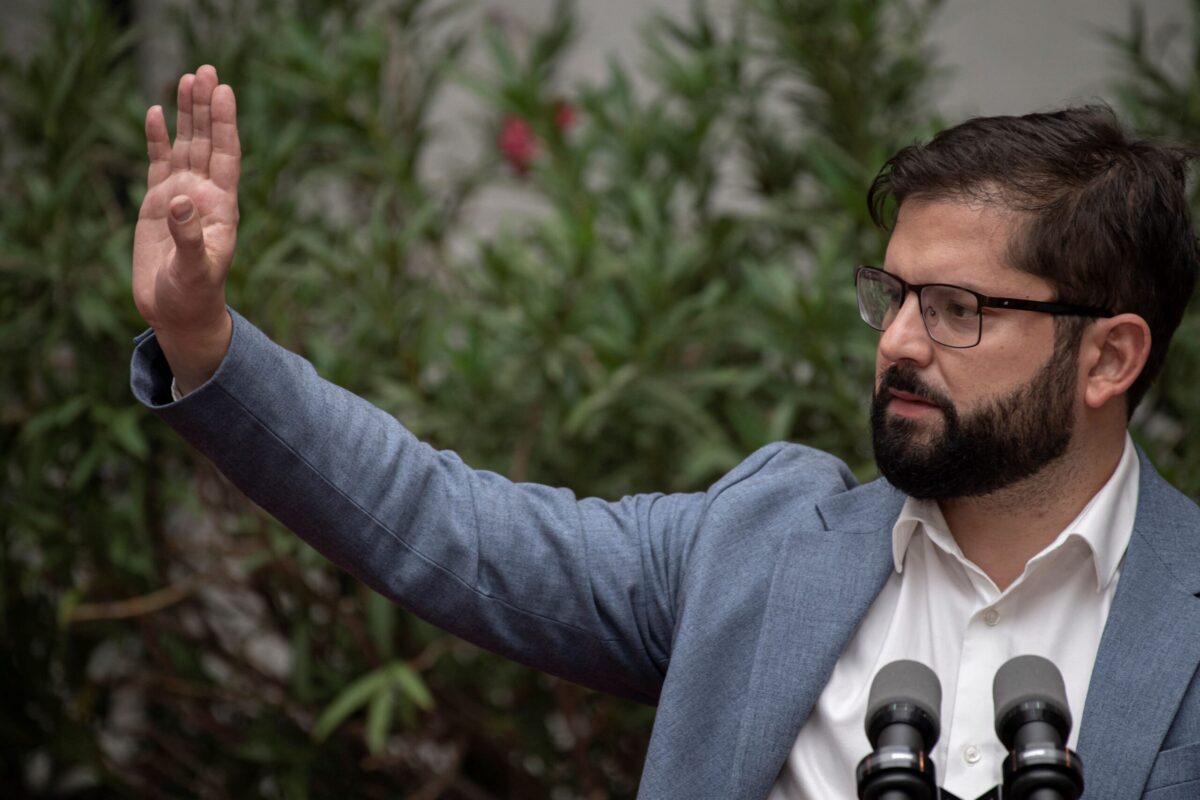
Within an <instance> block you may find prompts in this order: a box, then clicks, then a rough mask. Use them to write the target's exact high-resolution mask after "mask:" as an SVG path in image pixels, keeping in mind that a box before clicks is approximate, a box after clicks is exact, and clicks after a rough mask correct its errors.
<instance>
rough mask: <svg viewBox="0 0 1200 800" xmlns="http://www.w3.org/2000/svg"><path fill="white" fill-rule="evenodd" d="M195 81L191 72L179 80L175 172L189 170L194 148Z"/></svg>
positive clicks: (172, 151) (173, 152) (173, 168)
mask: <svg viewBox="0 0 1200 800" xmlns="http://www.w3.org/2000/svg"><path fill="white" fill-rule="evenodd" d="M195 81H196V76H195V75H193V74H191V73H190V72H189V73H188V74H187V75H184V76H183V77H182V78H180V79H179V90H178V92H176V95H175V97H176V99H175V103H176V105H175V107H176V109H177V111H176V112H175V146H174V147H172V148H171V169H172V170H173V171H178V170H184V169H187V168H188V162H189V159H190V156H189V155H188V151H189V150H190V149H191V146H192V84H193V83H195Z"/></svg>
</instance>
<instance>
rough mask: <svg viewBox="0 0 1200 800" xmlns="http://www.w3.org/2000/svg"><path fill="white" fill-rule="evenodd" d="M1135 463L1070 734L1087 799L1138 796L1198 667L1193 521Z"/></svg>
mask: <svg viewBox="0 0 1200 800" xmlns="http://www.w3.org/2000/svg"><path fill="white" fill-rule="evenodd" d="M1141 458H1142V463H1141V479H1140V486H1139V499H1138V513H1137V518H1136V521H1135V523H1134V532H1133V537H1132V538H1131V540H1130V543H1129V549H1128V550H1127V551H1126V554H1125V561H1124V563H1123V565H1122V568H1121V577H1120V582H1119V583H1118V584H1117V593H1116V596H1115V597H1114V599H1113V606H1112V609H1111V611H1110V612H1109V616H1108V623H1107V624H1106V626H1105V629H1104V635H1103V637H1102V639H1101V641H1100V650H1099V652H1098V653H1097V656H1096V664H1095V667H1094V668H1093V671H1092V681H1091V684H1090V686H1089V687H1088V695H1087V701H1086V705H1085V708H1084V715H1083V721H1082V725H1081V727H1080V729H1079V755H1080V757H1081V759H1082V760H1083V764H1084V769H1085V774H1086V776H1087V796H1088V797H1091V798H1133V797H1141V795H1142V789H1143V787H1144V786H1145V783H1146V779H1147V777H1148V776H1149V774H1150V769H1151V767H1152V766H1153V764H1154V759H1155V757H1156V755H1157V753H1158V751H1159V749H1160V747H1161V745H1162V741H1163V739H1164V737H1165V736H1166V733H1167V730H1168V729H1169V727H1170V725H1171V721H1172V720H1173V719H1174V717H1175V713H1176V711H1177V709H1178V707H1179V702H1180V699H1181V698H1182V697H1183V694H1184V692H1185V691H1186V690H1187V687H1188V685H1189V684H1190V683H1191V680H1192V678H1193V676H1194V675H1195V673H1196V666H1197V664H1198V663H1200V600H1198V599H1197V598H1196V596H1195V592H1196V591H1198V590H1200V512H1198V511H1197V509H1196V506H1195V504H1193V503H1192V502H1191V501H1190V500H1188V499H1186V498H1185V497H1183V496H1182V495H1181V494H1179V493H1178V492H1177V491H1176V490H1175V489H1173V488H1172V487H1170V486H1169V485H1168V484H1167V483H1166V482H1165V481H1164V480H1163V479H1162V478H1161V477H1159V475H1158V473H1157V472H1155V470H1154V467H1153V466H1151V464H1150V463H1149V462H1148V461H1147V460H1146V458H1145V456H1144V454H1142V455H1141Z"/></svg>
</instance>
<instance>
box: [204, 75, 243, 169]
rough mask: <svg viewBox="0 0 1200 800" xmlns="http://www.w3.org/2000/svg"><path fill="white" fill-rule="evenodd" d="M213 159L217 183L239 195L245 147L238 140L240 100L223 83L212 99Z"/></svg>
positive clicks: (210, 163)
mask: <svg viewBox="0 0 1200 800" xmlns="http://www.w3.org/2000/svg"><path fill="white" fill-rule="evenodd" d="M212 147H213V149H212V159H211V160H210V161H209V173H210V175H211V177H212V180H213V183H215V184H216V185H217V186H219V187H220V188H222V189H224V190H225V191H227V192H236V191H237V185H238V178H239V176H240V175H241V174H242V145H241V141H240V140H239V139H238V129H237V100H236V99H235V98H234V96H233V89H231V88H230V87H229V86H226V85H224V84H222V85H221V86H218V87H217V88H216V89H215V90H214V91H213V97H212Z"/></svg>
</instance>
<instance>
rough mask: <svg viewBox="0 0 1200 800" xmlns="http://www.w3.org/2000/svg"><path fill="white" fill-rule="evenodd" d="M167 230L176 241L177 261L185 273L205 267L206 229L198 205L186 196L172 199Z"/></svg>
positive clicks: (177, 196)
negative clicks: (197, 211) (197, 208)
mask: <svg viewBox="0 0 1200 800" xmlns="http://www.w3.org/2000/svg"><path fill="white" fill-rule="evenodd" d="M168 211H169V212H170V213H168V214H167V229H168V230H170V231H171V238H172V239H174V240H175V260H176V262H177V263H178V264H179V266H180V267H182V268H183V269H184V271H185V272H188V273H190V272H192V270H197V269H200V268H201V267H202V266H203V265H204V229H203V228H202V227H201V225H200V215H199V214H197V213H196V204H195V203H193V202H192V198H190V197H188V196H187V195H186V194H181V195H176V196H175V197H173V198H171V203H170V205H169V206H168Z"/></svg>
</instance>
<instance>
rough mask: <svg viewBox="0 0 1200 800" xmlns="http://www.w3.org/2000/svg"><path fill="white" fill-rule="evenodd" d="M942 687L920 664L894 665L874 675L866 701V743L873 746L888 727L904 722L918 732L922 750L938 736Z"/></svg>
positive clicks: (931, 744)
mask: <svg viewBox="0 0 1200 800" xmlns="http://www.w3.org/2000/svg"><path fill="white" fill-rule="evenodd" d="M941 710H942V684H941V682H940V681H938V677H937V675H935V674H934V672H933V670H931V669H930V668H929V667H927V666H925V665H924V664H922V663H920V662H919V661H907V660H903V661H893V662H891V663H890V664H885V665H884V666H883V667H882V668H881V669H880V670H879V672H877V673H876V674H875V680H874V681H873V682H872V683H871V694H870V695H869V697H868V700H867V718H866V728H867V739H868V740H869V741H870V742H871V745H872V746H874V745H875V742H876V739H877V738H878V736H879V732H880V731H881V730H882V729H883V728H884V727H886V726H887V725H890V724H893V723H896V722H904V723H907V724H909V725H913V726H914V727H916V728H919V729H920V730H921V733H922V735H923V737H924V739H925V749H926V750H929V749H932V748H933V745H934V744H935V743H936V742H937V739H938V736H939V735H940V733H941V722H940V720H941Z"/></svg>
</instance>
